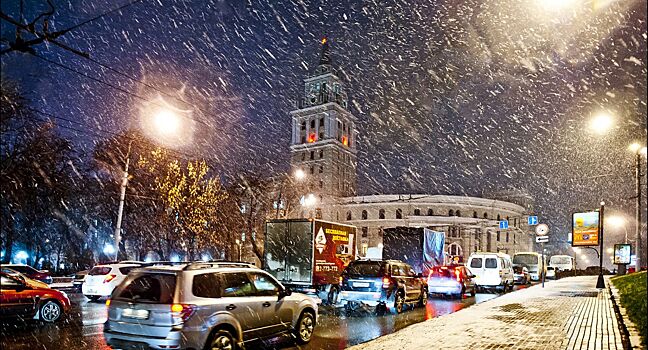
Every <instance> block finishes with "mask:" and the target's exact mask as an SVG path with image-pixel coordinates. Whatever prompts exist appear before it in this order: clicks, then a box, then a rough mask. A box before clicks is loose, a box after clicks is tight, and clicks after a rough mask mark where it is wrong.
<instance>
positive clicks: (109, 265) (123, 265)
mask: <svg viewBox="0 0 648 350" xmlns="http://www.w3.org/2000/svg"><path fill="white" fill-rule="evenodd" d="M138 266H142V265H140V264H132V263H127V264H124V263H115V264H99V265H95V266H93V267H92V268H93V269H94V268H95V267H117V268H119V267H138Z"/></svg>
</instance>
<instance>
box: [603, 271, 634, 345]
mask: <svg viewBox="0 0 648 350" xmlns="http://www.w3.org/2000/svg"><path fill="white" fill-rule="evenodd" d="M608 290H609V291H610V299H612V304H613V305H614V311H615V313H616V316H617V320H618V321H619V327H620V328H621V334H622V337H623V347H624V348H626V349H642V347H641V337H640V336H639V331H637V327H636V326H635V324H634V322H632V320H630V317H628V313H627V311H626V309H625V308H624V307H623V306H622V305H621V296H620V295H619V290H618V289H616V287H614V285H613V284H612V282H611V281H608Z"/></svg>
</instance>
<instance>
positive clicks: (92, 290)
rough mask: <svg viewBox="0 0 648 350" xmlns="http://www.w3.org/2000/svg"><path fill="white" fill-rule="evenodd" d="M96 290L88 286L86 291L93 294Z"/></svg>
mask: <svg viewBox="0 0 648 350" xmlns="http://www.w3.org/2000/svg"><path fill="white" fill-rule="evenodd" d="M96 292H97V290H96V289H92V288H88V293H89V294H94V293H96Z"/></svg>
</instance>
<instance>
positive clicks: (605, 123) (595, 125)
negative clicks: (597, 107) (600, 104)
mask: <svg viewBox="0 0 648 350" xmlns="http://www.w3.org/2000/svg"><path fill="white" fill-rule="evenodd" d="M613 124H614V118H612V116H611V115H610V114H608V113H600V114H598V115H597V116H595V117H594V118H593V119H592V120H591V121H590V129H591V130H592V131H593V132H595V133H597V134H599V135H603V134H605V133H606V132H608V130H610V129H611V128H612V125H613Z"/></svg>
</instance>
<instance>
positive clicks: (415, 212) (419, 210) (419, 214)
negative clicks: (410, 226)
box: [414, 208, 421, 216]
mask: <svg viewBox="0 0 648 350" xmlns="http://www.w3.org/2000/svg"><path fill="white" fill-rule="evenodd" d="M414 215H416V216H421V209H419V208H416V209H414Z"/></svg>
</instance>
